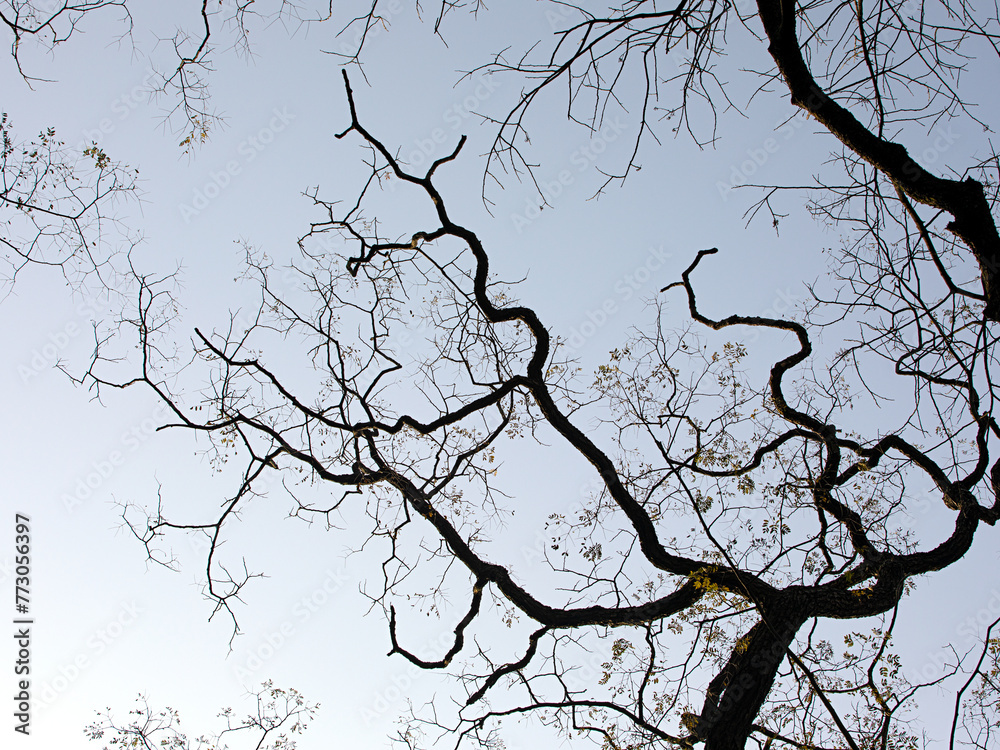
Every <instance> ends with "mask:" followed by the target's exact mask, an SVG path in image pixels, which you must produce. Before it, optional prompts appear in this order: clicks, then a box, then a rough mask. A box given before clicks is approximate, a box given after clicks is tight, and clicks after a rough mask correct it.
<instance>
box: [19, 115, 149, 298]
mask: <svg viewBox="0 0 1000 750" xmlns="http://www.w3.org/2000/svg"><path fill="white" fill-rule="evenodd" d="M0 134H2V138H3V151H2V153H0V176H2V181H3V182H2V186H0V210H2V211H3V215H4V216H5V219H4V221H3V225H2V226H3V229H2V230H0V247H2V248H3V262H4V269H3V271H2V272H0V273H2V275H0V289H2V293H3V294H4V295H6V294H8V293H9V292H10V289H11V288H12V286H13V284H14V282H15V281H16V279H17V276H18V274H19V273H20V272H21V271H22V270H23V269H24V268H26V267H28V266H36V267H37V266H42V267H51V268H57V269H59V270H60V272H61V273H62V275H63V277H64V278H65V279H66V281H67V283H69V284H70V285H71V286H73V287H74V288H80V287H82V286H85V285H87V284H97V285H98V286H101V287H103V288H106V289H111V290H119V291H124V287H125V286H126V280H125V279H124V278H123V276H122V273H121V272H122V269H121V268H119V267H118V266H119V264H118V262H117V257H118V256H121V255H127V247H126V248H125V249H123V248H122V247H121V245H123V244H130V243H131V242H132V241H133V240H132V239H131V238H130V237H129V233H128V231H127V230H125V229H123V228H122V227H121V226H120V225H119V223H118V222H117V220H116V218H115V214H114V210H115V204H116V203H117V202H118V201H119V200H121V199H122V198H124V197H127V196H129V195H131V194H132V193H133V192H134V190H135V176H136V172H135V171H134V170H132V169H129V168H128V167H126V166H123V165H120V164H116V163H114V162H112V161H111V159H110V158H109V157H108V155H107V154H105V153H104V152H103V151H102V150H101V149H100V148H98V147H97V146H96V145H91V146H89V147H87V148H85V149H84V150H83V152H82V153H73V152H72V150H71V149H69V148H67V147H66V144H65V143H63V142H62V141H60V140H58V139H57V138H56V133H55V130H54V129H52V128H49V129H48V130H46V131H45V132H42V133H39V135H38V137H37V138H36V139H35V140H32V141H26V142H20V141H19V140H17V137H16V136H15V134H14V132H13V128H12V126H11V124H10V122H9V121H8V118H7V114H6V113H4V114H3V115H2V116H0Z"/></svg>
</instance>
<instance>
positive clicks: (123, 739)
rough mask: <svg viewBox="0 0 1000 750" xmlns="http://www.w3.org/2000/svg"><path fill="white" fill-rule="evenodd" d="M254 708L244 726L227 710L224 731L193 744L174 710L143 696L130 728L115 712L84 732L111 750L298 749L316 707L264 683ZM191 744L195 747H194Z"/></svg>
mask: <svg viewBox="0 0 1000 750" xmlns="http://www.w3.org/2000/svg"><path fill="white" fill-rule="evenodd" d="M253 697H254V699H255V701H256V704H257V705H256V708H255V711H254V712H253V713H250V714H248V715H247V717H246V718H245V719H243V720H241V721H236V720H235V716H234V715H233V710H232V709H231V708H226V709H223V710H222V711H221V712H220V713H219V717H220V718H223V719H224V720H225V725H226V726H225V729H222V730H221V731H220V732H218V733H217V734H213V735H201V736H200V737H198V738H197V739H195V740H189V739H188V737H187V735H186V734H184V733H183V732H182V731H181V729H180V723H181V722H180V714H179V713H178V712H177V711H176V710H175V709H172V708H170V707H167V708H165V709H163V710H162V711H156V710H154V709H152V708H150V706H149V702H148V701H147V699H146V698H145V697H143V696H141V695H140V696H139V698H138V699H137V700H136V704H137V707H136V708H134V709H132V710H131V711H129V720H128V723H124V724H122V723H117V722H116V720H115V718H114V717H113V716H112V713H111V709H110V708H109V709H107V710H105V711H98V712H97V720H96V721H95V722H94V723H93V724H91V725H90V726H89V727H87V728H86V729H85V730H84V734H85V735H86V736H87V738H88V739H89V740H91V741H93V742H98V741H102V740H103V741H104V742H106V743H107V744H105V745H104V747H105V749H107V748H109V747H141V748H146V750H154V748H169V750H190V749H191V748H197V749H198V750H201V749H202V748H204V749H205V750H215V749H216V748H226V747H228V745H227V744H225V743H224V742H223V738H225V740H226V741H227V742H228V741H229V740H230V739H232V737H234V736H235V737H239V738H244V737H246V738H249V739H248V740H246V742H245V743H244V746H245V747H253V748H256V750H295V747H296V742H295V737H294V735H296V734H301V733H302V732H304V731H305V730H306V729H307V728H308V727H309V720H310V719H311V718H312V717H313V715H314V714H315V712H316V709H317V708H318V705H315V704H309V703H307V702H306V700H305V699H304V698H303V697H302V696H301V695H300V694H299V693H298V692H297V691H296V690H282V689H281V688H276V687H274V686H273V685H272V684H271V683H269V682H265V683H264V684H263V685H261V687H260V689H259V690H258V691H257V692H256V693H255V694H254V696H253ZM192 743H193V744H192Z"/></svg>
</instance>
